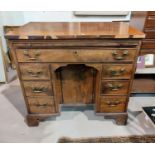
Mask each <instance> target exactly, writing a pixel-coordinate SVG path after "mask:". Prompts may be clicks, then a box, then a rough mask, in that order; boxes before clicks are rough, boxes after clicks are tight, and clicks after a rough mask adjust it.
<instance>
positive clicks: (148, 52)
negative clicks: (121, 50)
mask: <svg viewBox="0 0 155 155" xmlns="http://www.w3.org/2000/svg"><path fill="white" fill-rule="evenodd" d="M153 53H154V54H155V49H141V50H140V55H144V54H153Z"/></svg>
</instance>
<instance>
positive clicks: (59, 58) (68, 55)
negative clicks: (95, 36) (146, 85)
mask: <svg viewBox="0 0 155 155" xmlns="http://www.w3.org/2000/svg"><path fill="white" fill-rule="evenodd" d="M136 53H137V51H136V49H89V50H81V49H78V50H76V49H75V50H73V49H45V50H43V49H36V50H34V49H29V50H24V49H18V50H17V51H16V54H17V59H18V61H19V62H104V61H105V62H108V61H110V62H111V61H117V62H120V61H125V62H126V61H127V62H128V61H133V60H134V58H135V56H136Z"/></svg>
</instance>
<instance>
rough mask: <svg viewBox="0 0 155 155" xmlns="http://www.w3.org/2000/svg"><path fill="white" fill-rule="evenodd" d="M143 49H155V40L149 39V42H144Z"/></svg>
mask: <svg viewBox="0 0 155 155" xmlns="http://www.w3.org/2000/svg"><path fill="white" fill-rule="evenodd" d="M141 48H146V49H151V48H155V39H148V40H144V41H142V46H141Z"/></svg>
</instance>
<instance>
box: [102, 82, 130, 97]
mask: <svg viewBox="0 0 155 155" xmlns="http://www.w3.org/2000/svg"><path fill="white" fill-rule="evenodd" d="M128 89H129V81H127V80H125V81H123V80H117V81H113V80H103V81H102V84H101V94H103V95H106V94H109V95H126V94H127V93H128Z"/></svg>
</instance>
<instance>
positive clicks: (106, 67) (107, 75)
mask: <svg viewBox="0 0 155 155" xmlns="http://www.w3.org/2000/svg"><path fill="white" fill-rule="evenodd" d="M132 68H133V65H132V64H119V65H118V64H114V65H112V64H103V70H102V79H130V78H131V75H132V70H133V69H132Z"/></svg>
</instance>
